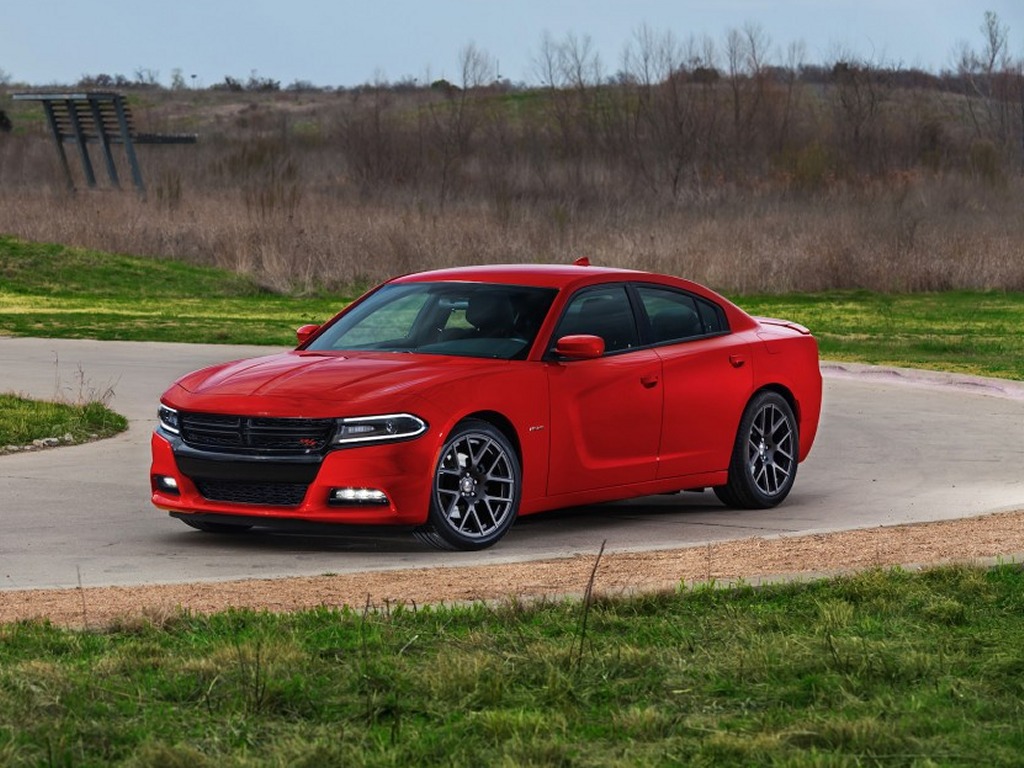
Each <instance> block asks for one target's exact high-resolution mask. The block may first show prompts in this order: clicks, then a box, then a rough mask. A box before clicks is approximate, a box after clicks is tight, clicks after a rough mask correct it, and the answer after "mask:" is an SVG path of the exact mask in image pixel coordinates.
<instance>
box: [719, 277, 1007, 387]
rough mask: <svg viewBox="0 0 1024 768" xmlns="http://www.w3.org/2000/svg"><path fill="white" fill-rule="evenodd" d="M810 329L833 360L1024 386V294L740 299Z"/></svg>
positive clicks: (844, 294) (760, 311) (756, 310)
mask: <svg viewBox="0 0 1024 768" xmlns="http://www.w3.org/2000/svg"><path fill="white" fill-rule="evenodd" d="M739 303H740V304H741V305H742V306H743V307H744V309H747V310H748V311H750V312H752V313H753V314H760V315H770V316H774V317H785V318H788V319H790V320H796V321H798V322H800V323H803V324H804V325H806V326H807V327H808V328H810V329H811V330H812V331H813V332H814V335H815V337H816V338H817V339H818V344H819V346H820V348H821V355H822V357H824V358H827V359H830V360H851V361H859V362H864V363H875V364H886V365H899V366H910V367H922V368H932V369H937V370H948V371H960V372H964V373H973V374H978V375H983V376H998V377H1003V378H1010V379H1024V333H1022V330H1021V329H1024V294H1021V293H995V292H993V293H968V292H947V293H922V294H904V295H888V294H880V293H869V292H866V291H858V292H840V293H819V294H812V295H808V296H757V297H748V298H746V299H741V300H740V302H739Z"/></svg>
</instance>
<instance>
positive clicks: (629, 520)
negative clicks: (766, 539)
mask: <svg viewBox="0 0 1024 768" xmlns="http://www.w3.org/2000/svg"><path fill="white" fill-rule="evenodd" d="M725 512H728V510H726V509H725V508H724V507H723V506H722V504H721V503H720V502H718V500H717V499H716V498H715V497H714V496H713V495H712V494H711V493H703V494H701V493H680V494H672V495H668V494H666V495H661V496H645V497H642V498H638V499H628V500H625V501H614V502H607V503H604V504H589V505H584V506H575V507H565V508H562V509H556V510H551V511H548V512H542V513H538V514H535V515H527V516H525V517H521V518H520V519H518V520H517V521H516V522H515V524H514V525H513V526H512V528H511V529H510V530H509V532H508V533H507V534H506V536H505V538H504V539H502V541H501V542H499V543H498V544H497V545H496V547H495V548H494V549H492V550H488V551H490V552H499V553H501V554H502V555H507V556H512V557H515V556H516V555H517V554H526V553H528V552H533V551H535V550H536V549H537V547H538V546H539V547H540V548H541V549H544V550H548V549H551V550H552V554H554V553H555V552H556V551H559V550H560V549H561V547H562V546H563V545H562V544H561V543H560V541H559V539H562V538H568V539H579V538H580V537H581V536H585V537H586V538H587V539H588V544H587V547H589V541H592V540H593V539H594V538H595V537H601V536H607V535H609V534H613V533H614V532H615V531H621V530H624V529H629V530H630V531H631V532H633V533H634V534H636V533H642V531H637V526H643V525H644V523H645V521H646V522H650V523H652V524H655V525H658V526H663V525H664V524H665V522H666V521H672V522H674V520H673V518H678V522H680V523H685V524H697V525H707V524H713V520H714V518H716V517H720V516H721V515H722V514H723V513H725ZM168 535H169V536H170V535H172V536H173V540H174V541H175V542H177V543H179V544H181V545H186V544H187V545H188V546H189V547H191V548H194V547H196V546H209V547H210V549H211V550H213V549H219V550H223V549H230V550H232V551H254V552H261V551H265V552H268V553H271V552H272V553H274V554H284V553H288V552H293V553H295V554H303V553H309V554H315V553H338V554H395V555H423V554H430V553H436V554H437V555H438V558H439V559H443V560H445V561H446V562H447V563H449V564H458V563H457V561H453V560H452V558H458V557H459V556H460V554H462V553H460V552H450V551H442V550H438V549H436V548H434V547H432V546H431V545H429V544H425V543H423V542H421V541H420V540H419V539H417V538H416V536H415V535H414V533H413V530H412V529H411V528H391V527H384V526H377V527H371V528H354V527H349V526H344V527H341V526H334V525H308V526H302V527H301V528H300V529H296V530H283V529H280V528H253V529H251V530H243V531H239V532H236V533H207V532H204V531H198V530H193V529H189V528H187V527H186V526H185V525H184V524H181V530H180V531H176V532H175V533H174V534H168ZM564 546H568V547H569V548H570V549H572V548H574V547H573V544H572V543H571V542H570V541H566V542H564Z"/></svg>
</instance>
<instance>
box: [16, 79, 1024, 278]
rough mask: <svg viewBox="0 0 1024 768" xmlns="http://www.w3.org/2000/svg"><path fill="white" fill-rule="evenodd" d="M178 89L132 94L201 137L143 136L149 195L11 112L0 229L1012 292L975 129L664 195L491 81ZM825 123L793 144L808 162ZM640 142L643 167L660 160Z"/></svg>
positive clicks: (1013, 258)
mask: <svg viewBox="0 0 1024 768" xmlns="http://www.w3.org/2000/svg"><path fill="white" fill-rule="evenodd" d="M385 97H386V98H385ZM191 98H192V99H193V102H191V103H190V102H188V101H187V100H186V99H185V97H184V96H182V97H179V98H177V99H175V98H173V97H172V96H171V95H169V94H164V95H163V96H162V97H161V100H160V101H153V102H151V103H150V104H148V105H147V107H148V111H147V108H146V107H143V108H136V112H137V113H138V114H139V120H140V122H142V123H143V125H142V126H141V127H142V128H143V129H146V130H172V131H173V130H188V129H194V128H196V127H197V125H198V129H199V131H200V134H201V139H200V143H199V144H198V145H197V146H185V147H180V146H179V147H173V146H168V147H145V148H142V149H141V150H140V155H141V158H142V163H143V170H144V173H145V175H146V178H147V182H148V190H149V194H148V198H147V199H146V200H145V201H143V200H140V199H138V198H137V197H136V196H135V195H134V194H133V193H131V192H130V191H123V192H117V191H112V190H105V191H104V190H100V191H88V190H86V191H79V192H78V193H76V194H69V193H68V192H67V191H66V189H65V186H64V181H63V178H62V176H61V173H60V169H59V166H58V165H57V162H56V157H55V153H54V151H53V147H52V143H51V142H50V140H49V139H48V137H47V136H46V134H45V133H44V131H43V128H42V126H41V124H39V122H38V120H35V121H33V120H32V119H31V118H32V116H31V115H30V114H29V113H28V112H27V111H25V110H27V107H26V108H23V110H22V111H21V112H19V113H18V114H17V115H16V116H17V117H18V118H19V122H18V123H17V125H18V130H17V131H16V133H15V134H11V135H7V136H5V137H2V138H0V231H3V232H6V233H11V234H15V235H18V236H21V237H24V238H27V239H32V240H42V241H54V242H61V243H66V244H70V245H78V246H86V247H91V248H98V249H103V250H109V251H118V252H129V253H135V254H148V255H154V256H170V257H175V258H182V259H186V260H188V261H192V262H196V263H205V264H214V265H218V266H221V267H225V268H228V269H233V270H238V271H241V272H245V273H250V274H253V275H255V276H256V277H257V278H258V279H259V280H260V281H261V282H262V283H264V284H265V285H267V286H269V287H272V288H275V289H280V290H296V289H298V290H317V289H319V288H322V287H328V288H330V287H332V286H336V285H341V284H353V283H368V282H375V281H377V280H380V279H383V278H385V277H387V276H389V275H393V274H397V273H402V272H408V271H412V270H419V269H427V268H433V267H442V266H450V265H459V264H469V263H480V262H485V263H496V262H549V261H555V262H565V261H568V260H571V259H573V258H575V257H578V256H580V255H588V256H590V257H591V259H592V260H594V261H595V262H596V263H601V264H609V265H615V266H622V267H633V268H640V269H652V270H660V271H667V272H672V273H676V274H681V275H685V276H688V277H691V278H693V279H696V280H699V281H702V282H706V283H708V284H710V285H712V286H715V287H717V288H718V289H720V290H723V291H726V292H730V293H741V294H749V293H776V292H789V291H820V290H827V289H833V288H866V289H872V290H879V291H924V290H947V289H999V290H1024V260H1022V259H1021V258H1020V256H1019V254H1020V247H1021V246H1020V244H1021V243H1024V217H1022V216H1020V213H1019V212H1020V210H1021V206H1022V204H1024V182H1022V179H1021V178H1020V177H1019V176H1017V175H1015V174H1013V173H1009V172H1007V171H1005V170H1004V169H1002V168H1001V167H997V168H996V171H997V172H996V173H994V175H993V174H990V173H979V172H977V169H976V168H975V169H974V170H972V166H971V165H970V162H971V155H970V152H971V149H972V147H975V144H972V143H971V141H970V140H969V138H968V139H965V140H964V141H963V142H961V144H956V145H954V144H952V143H951V144H950V146H949V148H948V149H949V152H950V153H953V154H952V155H951V159H950V160H949V162H948V163H947V164H946V165H947V166H948V167H939V168H929V169H927V170H924V169H922V168H920V167H918V166H916V165H915V166H913V167H908V168H903V169H899V168H895V169H894V168H890V167H887V168H884V169H883V170H881V171H877V172H872V173H867V172H860V171H858V170H857V169H856V168H851V167H850V166H849V164H848V163H846V164H844V162H846V161H844V162H840V159H841V158H840V155H841V152H840V150H841V149H842V146H841V145H839V144H836V145H835V146H832V148H831V149H828V152H826V155H827V157H831V158H832V160H831V161H828V162H832V165H830V166H829V167H828V168H829V169H828V172H827V173H823V174H821V175H818V172H817V170H814V169H812V170H811V171H808V170H806V168H804V166H802V165H800V164H799V163H797V164H795V165H793V164H791V165H790V166H789V167H788V168H785V169H783V170H779V167H778V163H779V162H781V161H780V160H779V157H783V156H784V157H789V156H790V155H791V154H792V151H793V150H792V149H790V150H787V153H789V154H786V153H783V154H782V155H778V154H775V155H772V154H769V155H765V156H763V157H753V158H752V159H750V160H749V161H748V165H747V166H746V170H742V171H741V170H737V169H736V167H735V163H734V162H732V161H730V162H729V163H725V164H722V165H721V166H720V171H719V172H717V173H709V172H707V166H706V165H700V164H699V163H698V162H697V159H695V160H694V165H693V168H692V169H691V172H689V173H688V175H687V177H686V181H685V183H684V184H682V185H681V186H679V187H677V188H673V189H672V190H671V191H669V190H668V189H667V188H665V187H658V186H651V184H649V183H647V181H650V179H652V178H654V177H653V176H652V175H651V174H650V173H649V172H648V171H646V170H645V171H643V172H641V170H638V168H640V166H639V165H637V163H640V161H639V160H637V161H636V162H635V163H634V162H633V160H630V158H631V157H632V156H631V155H630V153H629V152H628V151H626V150H623V153H622V154H616V153H615V152H613V151H612V149H613V148H614V147H615V146H619V145H617V144H615V143H614V142H612V141H611V140H610V139H608V138H607V136H606V137H605V139H602V140H601V141H598V140H597V139H595V140H594V143H593V144H591V143H588V141H587V137H586V136H583V137H582V138H580V137H577V139H578V141H577V139H574V141H577V143H572V144H567V143H566V142H567V141H569V139H567V138H566V136H565V135H562V136H559V135H556V132H555V131H554V130H553V127H554V126H555V125H557V120H556V118H557V115H556V116H554V117H553V116H552V115H551V114H548V113H546V112H545V109H546V107H545V106H544V104H545V102H543V100H541V101H540V102H537V101H536V99H535V100H534V101H533V102H530V103H529V104H526V105H525V106H526V107H529V109H528V110H527V109H525V108H524V106H523V105H519V106H518V107H516V105H515V103H512V104H511V106H510V105H508V104H505V103H504V102H502V101H501V100H500V99H496V97H494V96H493V95H485V96H482V97H481V98H480V99H479V100H478V101H477V102H470V103H469V106H466V107H465V108H466V109H470V108H472V109H473V111H472V112H467V114H466V117H465V120H466V123H465V125H468V126H469V127H468V128H466V127H465V126H463V127H459V128H453V127H451V123H450V122H446V121H447V120H448V117H449V115H448V113H447V112H443V111H442V110H451V109H455V108H456V107H455V106H453V104H452V103H449V102H446V101H445V100H444V98H443V97H440V96H437V95H436V94H433V95H432V94H430V93H429V92H428V93H422V92H421V93H417V94H412V95H408V94H406V95H404V96H402V97H401V98H400V97H399V96H396V95H395V94H383V95H382V94H379V93H378V94H372V93H371V94H369V95H366V94H363V95H361V96H359V97H358V98H357V97H355V96H351V95H349V96H341V95H338V94H313V95H306V96H296V95H289V96H285V95H284V94H277V95H274V96H260V97H259V98H257V95H255V94H253V95H248V94H243V95H241V96H233V97H232V98H234V101H231V100H230V99H229V98H228V97H227V96H223V95H222V96H220V97H217V99H215V98H214V95H213V94H205V95H204V94H200V95H198V96H196V95H193V96H192V97H191ZM916 98H918V99H919V100H920V99H922V98H924V97H923V96H921V94H918V95H917V97H916ZM942 98H943V99H944V100H946V101H948V100H949V96H948V94H947V95H944V96H943V97H942ZM403 99H404V101H403ZM531 104H532V106H530V105H531ZM474 105H475V106H474ZM513 107H515V108H516V109H518V110H519V111H518V112H516V111H515V109H513ZM809 109H810V108H809ZM818 109H819V111H820V110H821V105H820V104H819V105H818ZM810 114H812V112H808V115H810ZM441 117H443V118H444V120H442V119H441ZM770 117H771V116H770V115H767V116H765V118H764V119H765V120H768V119H769V118H770ZM805 117H807V116H806V115H805ZM580 119H582V118H580ZM890 119H894V118H890ZM146 120H148V121H149V124H148V125H146V124H145V121H146ZM948 120H950V121H955V117H953V116H950V117H948ZM587 125H588V124H587V123H586V121H583V122H581V123H580V126H577V127H581V126H582V127H584V128H585V127H587ZM895 127H899V126H898V125H896V126H895ZM903 127H904V128H905V129H906V130H904V131H903V132H902V133H899V134H898V135H901V136H902V135H904V134H907V135H909V134H908V131H909V130H910V128H908V127H907V126H903ZM953 127H957V125H953ZM959 127H960V128H962V126H959ZM590 128H591V129H593V130H598V128H600V126H598V127H597V128H595V127H594V126H592V125H591V126H590ZM602 130H604V131H605V133H607V132H608V131H610V130H611V129H610V127H609V126H604V128H603V129H602ZM461 131H465V135H463V134H462V133H461ZM584 133H585V132H584ZM890 134H891V135H897V132H896V131H895V128H894V126H893V125H889V126H888V133H887V134H886V135H890ZM953 134H954V131H953V128H952V127H951V128H949V129H948V130H947V132H946V135H953ZM602 135H604V134H602ZM829 135H830V129H829V126H828V125H825V126H823V127H822V128H821V129H820V137H828V136H829ZM820 137H819V136H818V134H815V133H806V135H805V134H799V135H797V134H794V135H793V136H790V142H791V143H792V144H793V145H794V146H796V147H797V150H796V151H798V153H799V152H803V153H804V154H805V155H806V154H807V153H809V152H811V150H810V149H809V148H813V147H816V146H819V144H817V143H816V142H817V141H818V138H820ZM620 138H622V137H620ZM833 139H834V140H835V141H838V139H836V138H835V137H833ZM633 140H634V141H636V142H641V143H642V141H643V140H642V139H641V138H640V137H634V138H633ZM623 141H625V139H623ZM446 142H447V143H446ZM451 142H455V143H454V144H453V143H451ZM459 142H461V144H459ZM800 142H802V144H801V143H800ZM453 146H454V147H457V148H456V149H452V147H453ZM638 146H640V144H638ZM643 146H644V147H645V150H644V151H647V150H650V153H649V156H648V157H647V158H646V159H645V160H644V161H643V162H644V163H648V164H649V161H650V160H651V159H652V158H653V160H654V161H658V157H659V156H658V155H657V154H656V153H655V152H654V149H652V147H654V145H653V144H651V145H650V146H648V145H643ZM723 146H724V145H723ZM800 147H802V149H800ZM442 149H443V150H444V152H445V153H447V154H445V155H444V156H443V157H442V156H441V155H440V154H439V153H440V152H441V150H442ZM721 149H722V148H721V147H720V148H719V150H720V151H721ZM577 150H578V152H577ZM954 150H956V151H957V152H960V154H959V155H956V154H955V152H954ZM638 151H639V150H638ZM574 153H575V154H574ZM889 154H890V155H892V154H893V153H892V152H890V153H889ZM811 156H812V157H817V155H815V154H814V153H813V152H811ZM70 157H71V159H72V162H73V163H74V162H75V161H76V158H75V156H74V154H70ZM827 157H826V160H827ZM986 157H988V156H987V155H986ZM958 158H959V159H958ZM989 159H990V160H991V158H989ZM94 160H95V162H96V165H97V170H98V171H99V172H100V173H102V167H101V164H100V162H99V159H98V154H97V155H94ZM826 160H823V161H822V162H826ZM833 161H834V162H833ZM708 162H710V160H709V161H708ZM773 163H774V165H773ZM876 165H877V163H876ZM888 165H890V166H891V165H896V163H894V162H889V163H888ZM646 167H647V166H644V168H646ZM702 168H703V169H704V170H701V169H702ZM766 169H767V170H766ZM793 169H796V170H795V171H794V170H793ZM801 169H803V170H801ZM442 170H443V171H444V174H445V179H444V190H443V193H441V192H439V190H440V189H441V187H440V186H439V184H440V176H439V174H440V173H441V171H442ZM712 170H714V169H713V168H712ZM839 170H842V171H843V172H842V173H839V172H838V171H839ZM645 173H646V174H647V175H646V176H645V175H644V174H645ZM794 173H796V174H797V175H796V176H794ZM801 174H803V175H801ZM123 177H124V178H127V173H125V174H123ZM645 180H646V181H645ZM79 186H82V185H81V184H80V185H79Z"/></svg>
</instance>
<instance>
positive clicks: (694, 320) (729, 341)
mask: <svg viewBox="0 0 1024 768" xmlns="http://www.w3.org/2000/svg"><path fill="white" fill-rule="evenodd" d="M636 296H637V297H638V299H639V303H640V305H641V306H642V307H643V310H644V311H643V316H644V317H645V318H646V320H647V328H646V331H647V338H648V340H649V342H650V343H651V344H653V345H654V349H655V350H656V351H657V354H658V356H659V357H660V359H661V361H662V379H663V381H662V390H663V392H664V398H665V404H664V409H663V420H662V430H661V442H660V447H659V451H658V457H659V460H658V477H659V478H666V477H677V476H683V475H691V474H696V473H700V472H713V471H716V470H722V469H727V468H728V466H729V457H730V455H731V453H732V448H733V443H734V441H735V439H736V431H737V429H738V427H739V422H740V417H741V416H742V414H743V408H744V406H745V405H746V402H747V398H748V397H749V396H750V389H751V386H752V383H753V374H752V370H751V364H750V355H749V354H748V345H747V344H746V343H745V342H743V341H742V340H741V339H740V338H738V337H737V336H735V335H734V334H732V333H730V332H729V328H728V325H727V322H726V318H725V313H724V312H722V310H721V309H720V308H719V307H718V306H717V305H715V304H714V303H713V302H711V301H708V300H707V299H704V298H702V297H698V296H693V295H691V294H689V293H686V292H685V291H679V290H675V289H671V288H667V287H663V286H654V285H637V286H636Z"/></svg>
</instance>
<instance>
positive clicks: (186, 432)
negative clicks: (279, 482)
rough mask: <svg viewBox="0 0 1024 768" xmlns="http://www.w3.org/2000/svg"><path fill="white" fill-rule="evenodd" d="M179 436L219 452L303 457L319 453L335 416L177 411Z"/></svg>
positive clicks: (186, 440)
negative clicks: (231, 414)
mask: <svg viewBox="0 0 1024 768" xmlns="http://www.w3.org/2000/svg"><path fill="white" fill-rule="evenodd" d="M180 424H181V439H182V440H183V441H184V442H185V444H186V445H188V446H191V447H192V448H201V449H206V450H213V451H220V452H222V453H241V454H271V455H275V456H302V455H306V454H311V453H321V452H322V451H323V450H324V448H326V447H327V444H328V443H329V442H330V439H331V435H332V434H334V428H335V421H334V419H272V418H265V417H252V416H226V415H222V414H214V413H182V414H180Z"/></svg>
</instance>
